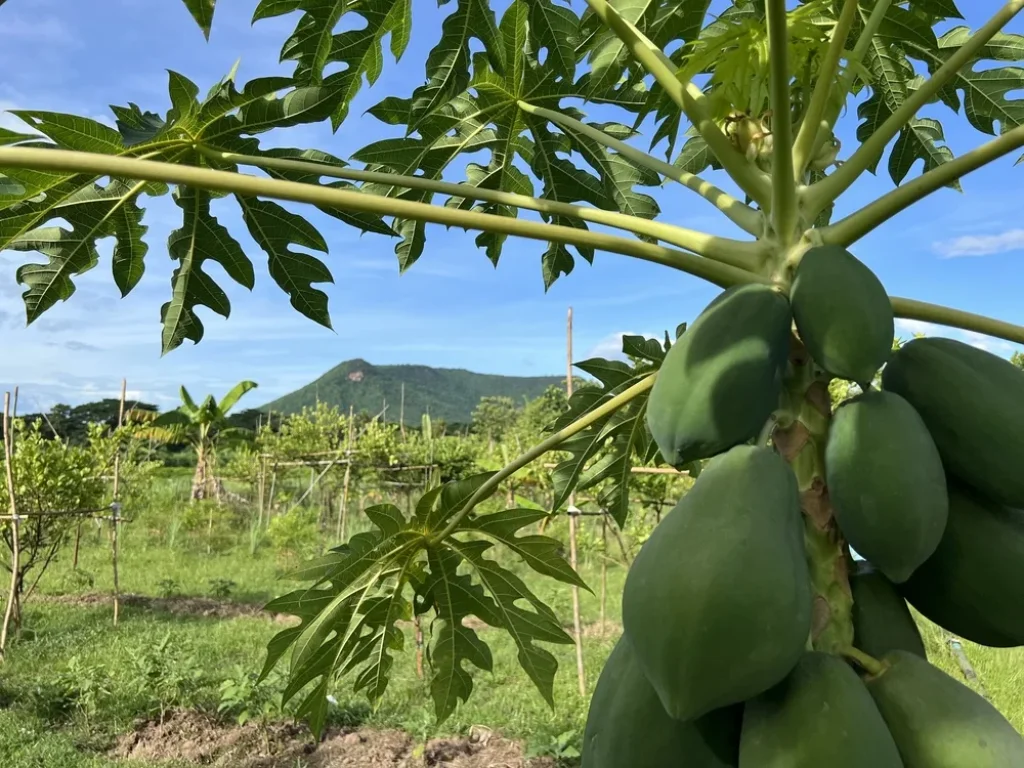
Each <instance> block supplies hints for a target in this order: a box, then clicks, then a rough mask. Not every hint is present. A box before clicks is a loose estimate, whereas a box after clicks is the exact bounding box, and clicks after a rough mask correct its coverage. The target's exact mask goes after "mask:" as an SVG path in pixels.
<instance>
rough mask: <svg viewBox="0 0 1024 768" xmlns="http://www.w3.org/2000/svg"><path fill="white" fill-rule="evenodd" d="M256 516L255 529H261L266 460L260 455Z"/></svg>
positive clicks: (265, 482)
mask: <svg viewBox="0 0 1024 768" xmlns="http://www.w3.org/2000/svg"><path fill="white" fill-rule="evenodd" d="M256 482H257V497H258V502H257V504H258V506H257V510H256V511H257V518H256V530H257V531H259V530H262V528H263V504H264V496H265V494H266V491H267V460H266V459H265V458H263V457H262V456H260V474H259V477H258V478H257V481H256Z"/></svg>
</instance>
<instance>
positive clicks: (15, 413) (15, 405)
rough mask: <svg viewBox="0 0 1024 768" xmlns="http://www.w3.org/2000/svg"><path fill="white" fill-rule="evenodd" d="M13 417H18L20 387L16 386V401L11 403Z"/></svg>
mask: <svg viewBox="0 0 1024 768" xmlns="http://www.w3.org/2000/svg"><path fill="white" fill-rule="evenodd" d="M11 418H12V419H16V418H18V388H17V387H15V388H14V402H13V403H11Z"/></svg>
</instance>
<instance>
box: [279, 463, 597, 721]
mask: <svg viewBox="0 0 1024 768" xmlns="http://www.w3.org/2000/svg"><path fill="white" fill-rule="evenodd" d="M492 476H493V473H490V472H487V473H482V474H479V475H475V476H472V477H469V478H466V479H464V480H459V481H453V482H449V483H446V484H443V485H439V486H435V487H434V488H431V489H429V490H428V491H427V492H426V493H425V494H424V495H423V496H422V497H421V499H420V500H419V501H418V502H417V504H416V507H415V514H414V515H413V517H412V518H411V519H407V518H406V517H405V516H404V515H403V514H402V512H401V510H399V509H398V508H397V507H395V506H394V505H391V504H382V505H377V506H375V507H370V508H369V509H367V510H366V516H367V517H368V518H369V520H370V522H371V523H372V524H373V528H372V530H370V531H367V532H364V533H359V534H357V535H355V536H353V537H352V538H351V539H349V541H348V542H347V543H345V544H343V545H341V546H339V547H336V548H335V549H333V550H332V551H331V552H329V553H327V554H326V555H323V556H322V557H319V558H316V559H314V560H312V561H310V562H309V563H306V564H304V565H303V566H301V567H300V568H298V569H297V570H295V571H293V572H292V573H290V574H289V578H292V579H295V580H299V581H308V582H312V584H311V585H310V586H309V587H307V588H305V589H299V590H295V591H293V592H289V593H288V594H285V595H282V596H281V597H279V598H277V599H275V600H272V601H271V602H269V603H268V604H267V605H266V606H265V608H266V610H268V611H274V612H278V613H284V614H289V615H292V616H296V617H297V618H298V619H299V625H298V626H296V627H289V628H287V629H285V630H282V631H281V632H278V633H277V634H276V635H275V636H274V637H273V638H271V640H270V642H269V643H268V645H267V656H266V661H265V663H264V665H263V670H262V672H261V676H260V679H264V678H265V677H266V675H268V674H269V673H270V671H271V670H272V669H274V667H275V666H276V665H277V664H279V663H280V661H281V660H282V659H283V658H284V657H285V656H286V655H288V654H289V653H290V657H289V665H288V682H287V684H286V687H285V690H284V697H285V700H290V699H291V698H293V697H295V696H298V695H299V694H301V693H303V692H304V691H307V693H305V694H304V698H303V700H302V702H301V704H300V705H299V712H301V713H304V714H303V716H304V717H306V718H307V720H308V721H309V723H310V727H311V728H313V729H314V731H315V729H317V728H322V727H323V720H322V718H323V707H324V706H325V705H324V704H323V702H321V701H320V699H324V698H325V697H326V695H327V691H328V690H329V688H330V685H331V684H332V683H333V682H334V681H335V680H337V679H341V678H345V677H348V676H353V677H354V681H353V688H354V690H355V692H357V693H358V692H364V693H365V694H366V695H367V696H368V698H369V699H370V700H371V701H373V702H377V701H379V700H380V698H381V697H382V696H383V695H384V693H385V691H386V689H387V686H388V684H389V682H390V676H391V669H392V667H393V663H394V659H393V655H394V653H396V652H399V651H401V650H402V649H403V648H404V645H405V638H404V635H403V632H402V629H401V627H400V622H405V621H408V620H410V619H411V618H412V616H413V614H416V615H422V614H425V613H427V612H428V611H431V610H432V611H433V612H434V619H433V621H432V622H431V623H430V625H429V626H430V630H429V634H430V641H429V645H428V653H427V659H428V661H429V663H430V665H431V667H432V675H431V683H430V688H431V695H432V697H433V699H434V705H435V711H436V715H437V718H438V721H443V720H444V719H446V718H447V717H449V716H450V715H451V713H452V712H453V711H454V709H455V707H456V706H457V705H458V702H459V701H466V700H467V699H468V698H469V695H470V694H471V692H472V690H473V679H472V675H471V674H470V673H469V671H467V669H466V667H465V664H466V663H467V662H468V663H470V664H472V665H473V666H475V667H476V668H478V669H483V670H490V669H491V668H492V666H493V660H492V656H491V651H490V649H489V648H488V647H487V645H486V643H485V642H484V641H483V640H482V639H481V638H480V637H479V636H478V635H477V633H476V631H475V630H474V629H472V628H471V627H468V626H466V625H465V623H464V621H463V619H465V618H467V617H469V616H476V617H477V618H479V619H480V620H482V621H483V622H485V623H486V624H489V625H490V626H492V627H495V628H498V629H504V630H506V631H507V632H509V634H510V635H511V636H512V639H513V641H514V642H515V643H516V646H517V648H518V650H519V661H520V664H521V665H522V666H523V668H524V670H526V672H527V674H528V675H529V677H530V678H531V680H533V681H534V683H535V684H536V685H537V687H538V688H539V689H540V691H541V693H542V694H543V695H544V697H545V699H546V700H547V701H548V702H549V703H551V702H552V692H553V679H554V674H555V670H556V668H557V663H556V661H555V657H554V656H553V655H551V653H549V652H548V651H546V650H544V649H543V648H541V647H540V646H538V645H537V643H556V644H558V643H571V642H572V639H571V638H570V637H569V636H568V635H567V634H566V633H565V631H564V630H563V629H562V626H561V624H560V622H559V621H558V619H557V617H556V616H555V614H554V612H553V611H552V610H551V608H550V607H548V606H547V605H546V604H545V603H544V602H543V601H541V600H540V599H539V598H538V597H537V596H536V595H535V594H534V593H533V592H531V591H530V589H529V588H528V587H527V586H526V584H525V583H524V582H523V580H522V579H521V578H519V577H518V576H517V575H516V574H514V573H512V572H511V571H509V570H507V569H506V568H504V567H503V566H501V565H500V564H499V563H497V562H495V561H494V560H491V559H489V558H487V557H485V556H484V555H485V553H486V552H487V551H488V550H489V549H491V548H492V547H494V546H496V545H503V546H505V547H507V548H508V549H509V550H510V551H511V552H512V553H513V554H516V555H518V556H519V557H521V558H522V559H523V561H524V562H525V563H526V564H527V565H528V566H529V567H530V568H532V569H533V570H535V571H537V572H538V573H541V574H543V575H547V576H551V577H553V578H555V579H558V580H559V581H562V582H564V583H567V584H576V585H578V586H582V587H584V588H585V589H586V588H587V586H586V584H585V583H583V581H582V580H581V579H580V577H579V575H578V574H576V573H575V571H573V569H572V568H571V567H570V566H569V564H568V563H567V562H566V560H565V558H564V556H563V555H562V552H561V545H560V544H559V543H558V542H557V541H555V540H554V539H550V538H548V537H545V536H540V535H522V534H521V533H520V532H521V531H522V529H523V528H525V527H526V526H528V525H531V524H533V523H536V522H538V521H539V520H540V519H542V518H543V517H545V516H546V513H545V512H544V511H543V510H540V511H538V510H527V509H513V510H505V511H503V512H497V513H492V514H488V515H483V516H479V517H474V516H473V515H467V516H465V517H463V518H462V519H460V521H459V524H458V525H457V526H456V527H455V529H454V532H453V533H452V534H451V535H450V536H448V537H447V538H445V539H443V540H441V541H439V542H434V543H428V542H429V538H428V537H429V535H430V534H432V533H436V532H437V531H438V530H439V529H440V527H441V526H444V525H446V524H448V522H449V521H450V519H451V516H452V515H453V514H454V513H455V512H457V511H459V510H461V509H463V507H464V506H465V504H466V503H467V502H468V500H469V499H470V498H471V497H472V496H474V495H475V494H476V493H477V492H478V491H479V490H480V488H481V487H482V486H483V484H484V483H485V482H486V481H487V480H488V479H490V478H491V477H492ZM466 535H468V536H470V537H471V538H472V540H463V539H462V538H461V537H462V536H466ZM424 552H425V553H426V557H425V558H424V557H423V554H424ZM460 570H461V571H462V572H460ZM409 588H411V590H412V593H413V596H414V598H413V600H410V599H409V597H408V596H407V593H408V590H409ZM524 604H525V605H524ZM315 732H316V731H315Z"/></svg>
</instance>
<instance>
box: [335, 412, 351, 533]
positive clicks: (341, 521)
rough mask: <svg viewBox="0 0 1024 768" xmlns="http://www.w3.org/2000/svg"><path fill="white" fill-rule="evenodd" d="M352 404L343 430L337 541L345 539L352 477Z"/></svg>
mask: <svg viewBox="0 0 1024 768" xmlns="http://www.w3.org/2000/svg"><path fill="white" fill-rule="evenodd" d="M352 411H353V406H351V405H350V406H349V407H348V425H347V426H348V429H347V431H346V432H345V455H346V456H348V463H347V464H346V465H345V480H344V481H343V484H342V487H341V509H339V510H338V541H345V523H346V522H347V520H348V487H349V481H350V480H351V479H352V456H351V451H352V429H353V427H354V422H353V420H352V416H353V413H352Z"/></svg>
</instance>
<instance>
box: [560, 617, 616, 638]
mask: <svg viewBox="0 0 1024 768" xmlns="http://www.w3.org/2000/svg"><path fill="white" fill-rule="evenodd" d="M582 630H583V636H584V637H593V638H606V637H618V636H619V635H621V634H622V625H621V624H620V623H619V622H617V621H607V620H605V621H595V622H593V623H592V624H584V625H583V627H582ZM570 632H571V630H570Z"/></svg>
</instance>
